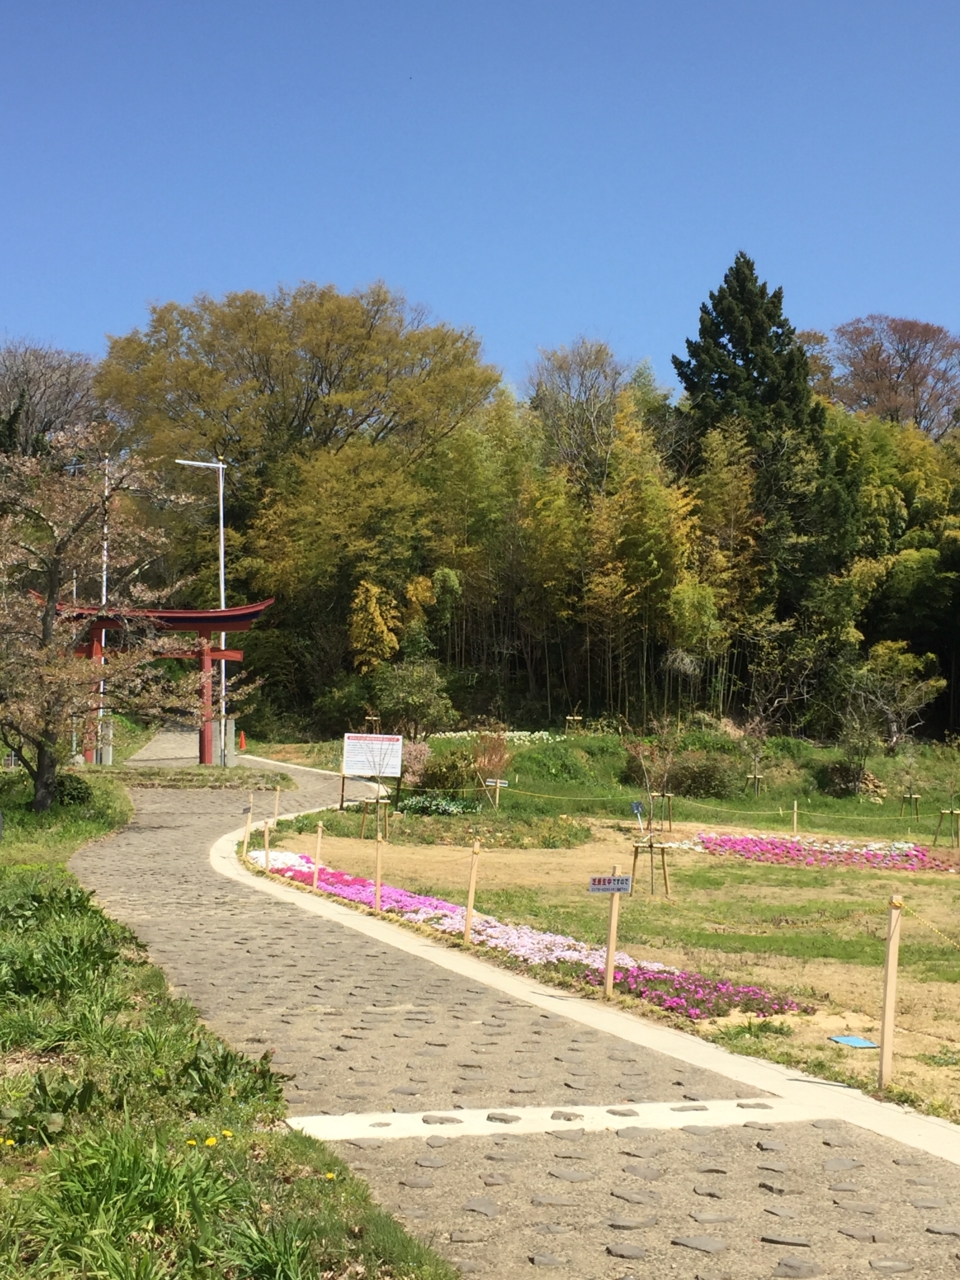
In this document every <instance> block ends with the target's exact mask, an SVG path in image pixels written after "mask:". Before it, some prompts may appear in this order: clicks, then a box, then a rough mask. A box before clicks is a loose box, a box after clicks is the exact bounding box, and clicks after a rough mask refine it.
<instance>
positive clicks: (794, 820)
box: [793, 800, 797, 835]
mask: <svg viewBox="0 0 960 1280" xmlns="http://www.w3.org/2000/svg"><path fill="white" fill-rule="evenodd" d="M793 834H794V835H796V834H797V802H796V800H794V802H793Z"/></svg>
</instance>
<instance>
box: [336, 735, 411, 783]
mask: <svg viewBox="0 0 960 1280" xmlns="http://www.w3.org/2000/svg"><path fill="white" fill-rule="evenodd" d="M402 767H403V735H402V734H399V733H345V734H344V735H343V766H342V769H341V772H342V773H345V774H347V775H348V776H349V777H353V778H399V777H400V770H401V769H402Z"/></svg>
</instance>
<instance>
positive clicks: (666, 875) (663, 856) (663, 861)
mask: <svg viewBox="0 0 960 1280" xmlns="http://www.w3.org/2000/svg"><path fill="white" fill-rule="evenodd" d="M660 865H661V866H662V867H663V892H664V893H665V894H666V896H667V897H668V898H669V897H670V872H669V871H668V870H667V846H666V845H665V844H662V845H661V846H660Z"/></svg>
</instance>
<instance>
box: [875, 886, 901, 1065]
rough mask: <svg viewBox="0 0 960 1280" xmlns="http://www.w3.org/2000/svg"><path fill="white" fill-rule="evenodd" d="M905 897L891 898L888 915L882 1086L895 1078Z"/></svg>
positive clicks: (882, 1038) (884, 978) (881, 1036)
mask: <svg viewBox="0 0 960 1280" xmlns="http://www.w3.org/2000/svg"><path fill="white" fill-rule="evenodd" d="M902 911H903V899H902V898H891V899H890V914H889V916H888V917H887V955H886V959H885V960H884V965H883V1013H882V1015H881V1018H880V1088H881V1089H885V1088H886V1087H887V1085H888V1084H889V1083H890V1081H891V1080H892V1079H893V1026H894V1018H895V1014H896V1007H897V961H898V959H899V957H900V915H901V912H902Z"/></svg>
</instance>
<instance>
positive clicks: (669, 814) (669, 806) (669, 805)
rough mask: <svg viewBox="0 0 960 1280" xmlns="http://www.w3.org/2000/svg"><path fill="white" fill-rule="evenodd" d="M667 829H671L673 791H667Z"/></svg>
mask: <svg viewBox="0 0 960 1280" xmlns="http://www.w3.org/2000/svg"><path fill="white" fill-rule="evenodd" d="M667 830H668V831H672V830H673V792H672V791H668V792H667Z"/></svg>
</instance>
